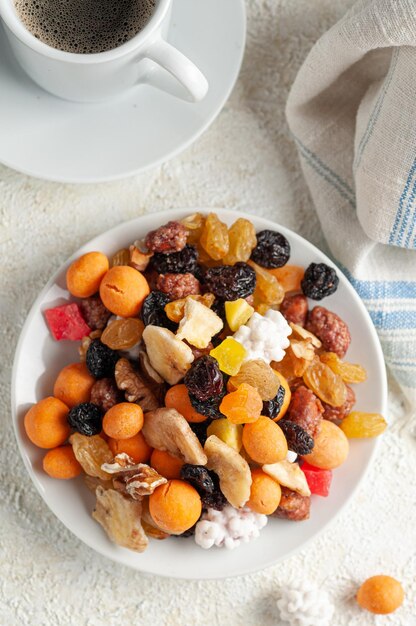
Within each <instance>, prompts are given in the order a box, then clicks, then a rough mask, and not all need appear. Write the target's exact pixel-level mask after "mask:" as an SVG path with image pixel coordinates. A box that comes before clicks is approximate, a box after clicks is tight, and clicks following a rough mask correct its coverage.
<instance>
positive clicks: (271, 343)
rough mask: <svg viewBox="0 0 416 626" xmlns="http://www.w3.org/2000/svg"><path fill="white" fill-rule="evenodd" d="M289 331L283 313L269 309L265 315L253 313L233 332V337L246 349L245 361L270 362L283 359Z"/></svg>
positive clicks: (290, 330) (287, 344)
mask: <svg viewBox="0 0 416 626" xmlns="http://www.w3.org/2000/svg"><path fill="white" fill-rule="evenodd" d="M291 332H292V329H291V328H290V326H289V324H288V323H287V322H286V320H285V318H284V317H283V315H282V314H281V313H280V312H279V311H273V310H272V309H270V310H269V311H267V313H266V315H265V316H262V315H260V314H259V313H253V315H252V316H251V318H250V319H249V321H248V322H247V324H246V325H244V326H240V328H239V329H238V330H237V332H236V333H234V339H235V340H236V341H238V342H239V343H241V344H242V345H243V346H244V348H245V349H246V352H247V354H246V359H245V360H246V361H248V360H253V359H261V360H263V361H265V362H266V363H270V362H271V361H281V360H282V359H283V357H284V355H285V349H286V348H287V347H288V346H289V340H288V336H289V335H290V334H291Z"/></svg>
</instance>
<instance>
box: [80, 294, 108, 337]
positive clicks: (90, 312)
mask: <svg viewBox="0 0 416 626" xmlns="http://www.w3.org/2000/svg"><path fill="white" fill-rule="evenodd" d="M80 307H81V313H82V316H83V318H84V319H85V321H86V322H87V324H88V326H89V327H90V328H91V329H93V330H97V329H98V330H102V329H103V328H105V327H106V325H107V322H108V320H109V319H110V317H111V311H109V310H108V309H107V308H106V307H105V306H104V304H103V303H102V301H101V298H100V297H99V296H91V297H90V298H85V299H84V300H81V302H80Z"/></svg>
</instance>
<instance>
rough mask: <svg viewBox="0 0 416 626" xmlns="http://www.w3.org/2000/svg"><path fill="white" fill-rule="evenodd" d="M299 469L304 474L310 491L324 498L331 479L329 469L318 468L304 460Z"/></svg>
mask: <svg viewBox="0 0 416 626" xmlns="http://www.w3.org/2000/svg"><path fill="white" fill-rule="evenodd" d="M301 470H302V472H303V473H304V474H305V477H306V482H307V483H308V485H309V489H310V490H311V493H312V494H315V495H316V496H323V497H324V498H326V497H327V496H328V495H329V488H330V486H331V481H332V472H331V470H324V469H320V468H319V467H314V466H313V465H309V463H306V462H304V463H303V464H302V465H301Z"/></svg>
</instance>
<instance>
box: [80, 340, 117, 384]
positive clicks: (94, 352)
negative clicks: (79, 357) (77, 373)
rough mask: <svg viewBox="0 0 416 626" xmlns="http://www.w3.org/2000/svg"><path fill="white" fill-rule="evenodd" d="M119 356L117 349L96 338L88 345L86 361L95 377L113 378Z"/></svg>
mask: <svg viewBox="0 0 416 626" xmlns="http://www.w3.org/2000/svg"><path fill="white" fill-rule="evenodd" d="M119 358H120V357H119V355H118V354H117V352H116V351H115V350H111V348H109V347H108V346H106V345H104V344H103V343H101V341H100V340H99V339H94V340H93V341H91V343H90V345H89V346H88V350H87V354H86V356H85V363H86V365H87V368H88V371H89V373H90V374H92V376H94V377H95V378H111V377H112V376H113V375H114V369H115V367H116V363H117V361H118V359H119Z"/></svg>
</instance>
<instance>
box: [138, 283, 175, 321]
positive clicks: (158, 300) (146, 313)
mask: <svg viewBox="0 0 416 626" xmlns="http://www.w3.org/2000/svg"><path fill="white" fill-rule="evenodd" d="M168 302H170V297H169V296H168V295H167V294H166V293H162V292H161V291H151V292H150V293H149V295H148V296H147V298H145V299H144V302H143V306H142V310H141V312H140V315H141V318H142V320H143V323H144V325H145V326H150V325H151V326H161V327H162V328H167V329H168V330H172V331H174V330H176V328H177V326H176V324H174V323H173V322H171V321H170V320H169V319H168V317H167V315H166V313H165V306H166V305H167V304H168Z"/></svg>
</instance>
